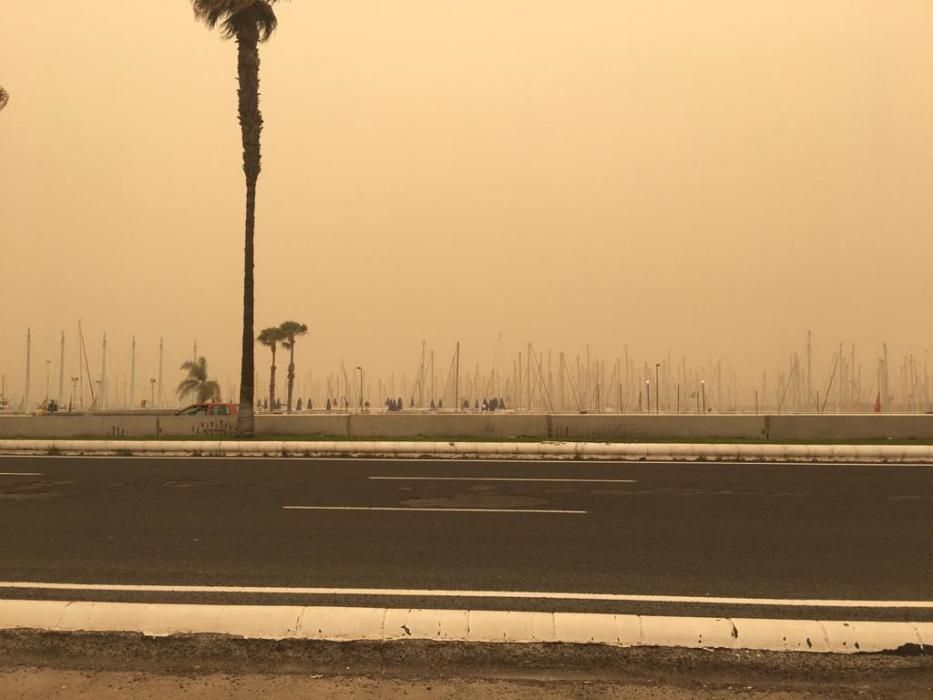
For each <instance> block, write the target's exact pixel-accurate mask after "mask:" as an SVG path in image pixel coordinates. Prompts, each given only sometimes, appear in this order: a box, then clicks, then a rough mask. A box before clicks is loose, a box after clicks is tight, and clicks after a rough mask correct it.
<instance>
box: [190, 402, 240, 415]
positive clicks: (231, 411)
mask: <svg viewBox="0 0 933 700" xmlns="http://www.w3.org/2000/svg"><path fill="white" fill-rule="evenodd" d="M238 409H239V406H237V405H236V404H235V403H195V404H192V405H190V406H185V407H184V408H183V409H181V410H180V411H175V415H176V416H235V415H236V414H237V411H238Z"/></svg>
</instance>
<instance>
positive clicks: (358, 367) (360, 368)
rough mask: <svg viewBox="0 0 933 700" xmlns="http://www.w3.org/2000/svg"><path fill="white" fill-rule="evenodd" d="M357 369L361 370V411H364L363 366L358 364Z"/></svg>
mask: <svg viewBox="0 0 933 700" xmlns="http://www.w3.org/2000/svg"><path fill="white" fill-rule="evenodd" d="M357 369H358V370H359V371H360V413H362V412H363V368H362V367H360V366H357Z"/></svg>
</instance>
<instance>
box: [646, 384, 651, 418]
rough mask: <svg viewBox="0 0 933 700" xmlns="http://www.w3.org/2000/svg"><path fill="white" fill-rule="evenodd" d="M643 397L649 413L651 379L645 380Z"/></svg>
mask: <svg viewBox="0 0 933 700" xmlns="http://www.w3.org/2000/svg"><path fill="white" fill-rule="evenodd" d="M645 398H646V399H647V400H648V413H651V380H650V379H646V380H645Z"/></svg>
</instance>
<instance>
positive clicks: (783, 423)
mask: <svg viewBox="0 0 933 700" xmlns="http://www.w3.org/2000/svg"><path fill="white" fill-rule="evenodd" d="M768 439H770V440H774V441H777V442H781V441H793V442H798V441H804V440H818V441H821V442H822V441H835V440H933V415H925V414H924V415H884V414H882V415H832V416H828V415H825V414H824V415H821V416H817V415H814V416H769V418H768Z"/></svg>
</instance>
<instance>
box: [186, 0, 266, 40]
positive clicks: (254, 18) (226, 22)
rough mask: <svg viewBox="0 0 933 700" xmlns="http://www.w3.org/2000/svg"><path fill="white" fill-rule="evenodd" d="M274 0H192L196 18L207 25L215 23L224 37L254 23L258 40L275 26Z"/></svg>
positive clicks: (231, 35) (262, 38)
mask: <svg viewBox="0 0 933 700" xmlns="http://www.w3.org/2000/svg"><path fill="white" fill-rule="evenodd" d="M275 2H276V0H191V6H192V8H193V9H194V16H195V18H197V19H199V20H200V21H202V22H204V24H206V25H207V27H208V29H214V27H217V26H218V25H219V26H220V27H221V33H222V34H223V36H224V38H226V39H232V38H233V37H235V36H236V35H237V33H238V31H239V30H241V29H244V28H246V27H249V26H254V27H256V29H257V30H258V31H259V40H260V41H265V40H266V39H268V38H269V37H270V36H272V32H274V31H275V28H276V27H277V26H278V19H277V18H276V16H275V11H274V10H273V9H272V5H274V4H275Z"/></svg>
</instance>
